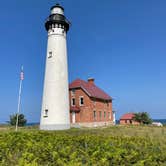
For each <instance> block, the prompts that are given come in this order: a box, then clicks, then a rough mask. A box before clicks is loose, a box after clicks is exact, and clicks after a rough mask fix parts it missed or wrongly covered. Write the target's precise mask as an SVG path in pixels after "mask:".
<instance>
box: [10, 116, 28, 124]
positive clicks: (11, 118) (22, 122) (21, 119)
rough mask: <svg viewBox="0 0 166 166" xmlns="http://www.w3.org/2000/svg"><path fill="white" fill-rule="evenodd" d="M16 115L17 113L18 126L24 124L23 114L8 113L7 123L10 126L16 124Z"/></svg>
mask: <svg viewBox="0 0 166 166" xmlns="http://www.w3.org/2000/svg"><path fill="white" fill-rule="evenodd" d="M17 115H18V126H25V125H26V122H27V120H26V119H25V116H24V115H23V114H14V115H10V121H9V123H10V124H11V125H12V126H15V125H16V121H17Z"/></svg>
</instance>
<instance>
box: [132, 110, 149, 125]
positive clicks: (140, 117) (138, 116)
mask: <svg viewBox="0 0 166 166" xmlns="http://www.w3.org/2000/svg"><path fill="white" fill-rule="evenodd" d="M133 120H135V121H137V122H139V123H141V124H151V123H152V119H151V118H150V116H149V114H148V113H147V112H138V113H135V114H134V117H133Z"/></svg>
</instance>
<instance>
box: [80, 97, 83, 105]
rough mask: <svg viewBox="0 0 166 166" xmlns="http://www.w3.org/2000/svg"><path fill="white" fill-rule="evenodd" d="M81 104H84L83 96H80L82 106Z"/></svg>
mask: <svg viewBox="0 0 166 166" xmlns="http://www.w3.org/2000/svg"><path fill="white" fill-rule="evenodd" d="M83 105H84V98H83V97H80V106H83Z"/></svg>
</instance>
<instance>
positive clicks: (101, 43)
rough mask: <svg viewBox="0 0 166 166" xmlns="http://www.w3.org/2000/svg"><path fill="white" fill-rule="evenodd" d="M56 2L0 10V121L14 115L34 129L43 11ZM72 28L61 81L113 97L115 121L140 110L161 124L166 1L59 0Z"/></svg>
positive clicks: (18, 2)
mask: <svg viewBox="0 0 166 166" xmlns="http://www.w3.org/2000/svg"><path fill="white" fill-rule="evenodd" d="M56 2H57V1H53V0H52V1H48V0H42V1H41V0H40V1H39V0H35V1H34V0H29V1H22V0H12V1H10V3H9V1H2V2H1V5H0V20H1V23H0V25H1V26H0V33H1V35H0V56H1V61H0V76H1V80H0V101H1V115H0V122H5V121H7V120H9V115H11V114H13V113H15V112H16V111H17V100H18V88H19V73H20V68H21V64H23V65H24V72H25V79H24V82H23V93H22V105H21V112H22V113H24V114H25V115H26V117H27V119H28V122H38V121H39V118H40V108H41V99H42V89H43V79H44V67H45V53H46V44H47V32H46V30H45V28H44V22H45V19H46V17H47V16H48V15H49V14H50V13H49V12H50V11H49V9H50V7H51V6H52V5H54V4H55V3H56ZM58 2H59V3H60V4H61V5H63V6H64V8H65V15H66V16H67V18H68V19H69V20H70V21H71V22H72V26H71V28H70V30H69V32H68V36H67V42H68V64H69V65H68V67H69V81H70V82H71V81H72V80H74V79H76V78H81V79H84V80H86V79H87V78H88V77H94V78H95V82H96V85H98V86H99V87H100V88H102V89H104V90H105V91H106V92H107V93H108V94H109V95H111V96H112V97H113V98H114V101H113V108H114V110H115V111H117V118H119V117H120V116H121V115H122V114H123V113H125V112H132V111H134V112H136V111H147V112H148V113H149V114H150V115H151V117H152V118H166V88H165V87H166V67H165V62H166V56H165V55H166V21H165V20H166V10H165V6H166V1H165V0H158V1H156V0H146V1H145V0H139V1H133V0H125V1H124V0H104V1H98V0H91V1H89V0H84V1H82V0H78V1H75V0H70V1H68V0H59V1H58Z"/></svg>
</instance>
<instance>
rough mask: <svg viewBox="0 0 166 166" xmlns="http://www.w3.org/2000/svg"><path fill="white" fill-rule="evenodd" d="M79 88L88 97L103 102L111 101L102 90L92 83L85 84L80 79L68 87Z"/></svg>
mask: <svg viewBox="0 0 166 166" xmlns="http://www.w3.org/2000/svg"><path fill="white" fill-rule="evenodd" d="M75 88H81V89H82V90H84V92H85V93H86V94H87V95H88V96H89V97H94V98H98V99H103V100H112V98H111V97H110V96H109V95H108V94H106V93H105V92H104V91H103V90H101V89H100V88H99V87H97V86H96V85H95V84H94V83H90V82H86V81H83V80H81V79H76V80H75V81H73V82H72V83H70V85H69V89H75Z"/></svg>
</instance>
